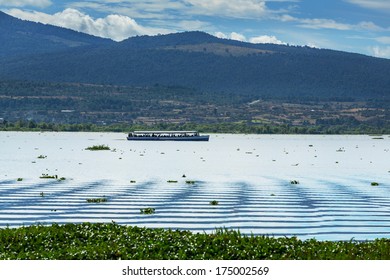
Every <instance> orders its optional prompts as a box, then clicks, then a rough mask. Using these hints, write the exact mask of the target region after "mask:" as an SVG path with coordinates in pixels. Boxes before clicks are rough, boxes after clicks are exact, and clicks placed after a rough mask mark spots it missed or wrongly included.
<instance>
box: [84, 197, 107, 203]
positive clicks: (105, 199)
mask: <svg viewBox="0 0 390 280" xmlns="http://www.w3.org/2000/svg"><path fill="white" fill-rule="evenodd" d="M107 201H108V200H107V198H106V197H100V198H87V202H88V203H102V202H107Z"/></svg>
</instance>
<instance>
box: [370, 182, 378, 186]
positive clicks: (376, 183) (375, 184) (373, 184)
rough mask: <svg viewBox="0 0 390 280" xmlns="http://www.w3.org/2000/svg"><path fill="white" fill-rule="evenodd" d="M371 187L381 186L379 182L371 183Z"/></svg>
mask: <svg viewBox="0 0 390 280" xmlns="http://www.w3.org/2000/svg"><path fill="white" fill-rule="evenodd" d="M371 186H379V183H378V182H371Z"/></svg>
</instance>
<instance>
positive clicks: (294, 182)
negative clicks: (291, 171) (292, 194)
mask: <svg viewBox="0 0 390 280" xmlns="http://www.w3.org/2000/svg"><path fill="white" fill-rule="evenodd" d="M290 184H291V185H298V184H299V181H298V180H291V181H290Z"/></svg>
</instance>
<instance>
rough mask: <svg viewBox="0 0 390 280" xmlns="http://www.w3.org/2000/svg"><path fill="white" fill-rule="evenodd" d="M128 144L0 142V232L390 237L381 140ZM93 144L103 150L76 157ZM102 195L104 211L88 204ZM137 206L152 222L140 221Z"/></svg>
mask: <svg viewBox="0 0 390 280" xmlns="http://www.w3.org/2000/svg"><path fill="white" fill-rule="evenodd" d="M125 136H126V135H124V134H113V133H107V134H102V133H16V132H2V133H0V143H1V154H2V157H1V159H0V227H6V226H10V227H15V226H22V225H29V224H35V223H43V224H51V223H68V222H77V223H79V222H86V221H89V222H111V221H115V222H116V223H119V224H127V225H137V226H142V227H143V226H145V227H163V228H174V229H187V230H192V231H195V232H203V231H206V232H210V231H213V230H215V228H220V227H225V228H229V229H230V228H231V229H239V230H240V231H241V232H242V233H248V234H250V233H253V234H259V235H260V234H261V235H263V234H267V235H272V236H298V237H299V238H301V239H306V238H312V237H314V238H316V239H319V240H349V239H351V238H354V239H358V240H365V239H373V238H380V237H387V238H390V183H389V182H390V181H389V177H390V173H389V171H390V157H389V154H390V152H389V148H390V137H388V136H382V138H383V139H373V138H375V137H372V136H286V135H283V136H282V135H277V136H270V135H259V136H254V135H212V136H211V139H210V142H208V143H194V142H187V143H178V142H131V141H126V140H124V139H125ZM99 144H105V145H108V146H110V147H111V149H112V150H111V151H87V150H85V148H86V147H88V146H91V145H99ZM39 155H44V156H46V158H44V159H38V156H39ZM42 174H49V175H58V177H65V178H66V180H64V181H58V180H53V179H40V178H39V177H40V176H41V175H42ZM184 174H185V176H186V177H185V178H183V175H184ZM17 178H23V180H22V181H17ZM168 180H177V181H178V182H177V183H168V182H167V181H168ZM186 180H193V181H195V184H187V183H186ZM291 180H297V181H299V184H291V183H290V181H291ZM130 181H135V182H132V183H131V182H130ZM371 182H378V183H379V186H371ZM101 197H106V198H107V199H108V201H107V202H104V203H88V202H87V199H88V198H101ZM212 200H217V201H218V202H219V203H218V205H215V206H213V205H210V201H212ZM146 207H152V208H155V214H153V215H142V214H141V213H140V209H142V208H146Z"/></svg>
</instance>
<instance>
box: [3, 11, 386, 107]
mask: <svg viewBox="0 0 390 280" xmlns="http://www.w3.org/2000/svg"><path fill="white" fill-rule="evenodd" d="M4 18H5V19H4ZM0 21H5V22H6V23H7V24H6V25H3V24H1V26H2V29H1V36H3V37H4V36H8V38H12V40H11V41H10V42H9V43H7V44H5V45H1V46H0V54H3V57H2V58H1V57H0V62H1V64H2V67H1V68H0V79H2V80H34V81H51V82H72V83H74V82H76V83H89V84H108V85H109V84H114V85H126V86H144V87H147V86H153V85H157V84H158V85H162V86H181V87H187V88H192V89H196V90H200V91H204V92H209V93H210V94H212V93H216V94H219V93H229V94H232V93H233V94H239V95H246V96H248V98H250V99H256V98H257V99H258V98H263V97H268V98H269V97H272V98H275V97H276V98H293V99H302V100H304V99H307V98H310V99H314V100H315V99H332V98H333V99H357V100H360V99H365V100H368V99H381V100H382V99H386V100H388V99H389V98H390V97H389V95H390V92H389V89H390V76H389V75H388V73H390V60H388V59H380V58H373V57H369V56H365V55H360V54H353V53H346V52H340V51H333V50H323V49H314V48H309V47H297V46H284V45H273V44H250V43H244V42H239V41H234V40H227V39H220V38H216V37H214V36H211V35H209V34H206V33H203V32H184V33H176V34H168V35H158V36H138V37H132V38H129V39H127V40H125V41H122V42H120V43H115V42H112V41H109V40H105V39H100V38H96V37H93V36H88V35H85V34H81V33H78V32H74V31H69V30H66V29H63V28H57V27H52V26H47V25H42V24H36V23H31V22H26V21H20V20H16V19H13V18H11V17H9V16H4V15H1V17H0ZM3 37H2V38H3ZM2 38H1V39H2ZM53 38H55V39H53ZM2 41H3V39H2ZM27 42H29V43H27ZM41 45H42V46H41ZM26 46H27V47H26ZM23 48H24V49H23ZM4 53H11V54H13V56H12V57H11V56H4ZM18 53H19V54H23V57H22V56H17V54H18Z"/></svg>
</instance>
